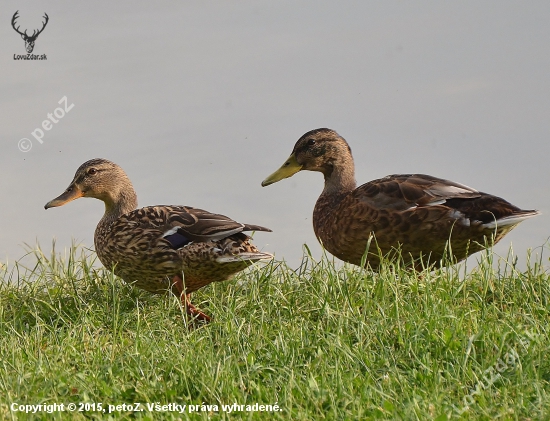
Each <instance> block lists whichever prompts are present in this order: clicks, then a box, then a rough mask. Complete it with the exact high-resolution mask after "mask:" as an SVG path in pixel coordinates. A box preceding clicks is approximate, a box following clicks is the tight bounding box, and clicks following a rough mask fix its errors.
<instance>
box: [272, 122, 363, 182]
mask: <svg viewBox="0 0 550 421" xmlns="http://www.w3.org/2000/svg"><path fill="white" fill-rule="evenodd" d="M350 164H351V166H352V167H353V158H352V157H351V149H350V147H349V145H348V143H347V142H346V141H345V139H344V138H343V137H342V136H340V135H339V134H338V133H336V132H335V131H334V130H331V129H316V130H311V131H309V132H307V133H306V134H304V135H303V136H302V137H301V138H300V139H299V140H298V142H296V144H295V145H294V149H293V150H292V154H291V155H290V157H289V158H288V159H287V160H286V161H285V163H284V164H283V165H282V166H281V168H279V169H278V170H277V171H275V172H274V173H273V174H271V175H270V176H269V177H267V178H266V179H265V180H264V181H262V186H264V187H265V186H269V185H270V184H273V183H276V182H277V181H280V180H282V179H283V178H288V177H292V176H293V175H294V174H296V173H297V172H298V171H302V170H308V171H319V172H322V173H323V174H324V176H325V179H327V178H329V177H330V175H331V174H332V172H333V170H334V168H335V167H336V166H346V165H350Z"/></svg>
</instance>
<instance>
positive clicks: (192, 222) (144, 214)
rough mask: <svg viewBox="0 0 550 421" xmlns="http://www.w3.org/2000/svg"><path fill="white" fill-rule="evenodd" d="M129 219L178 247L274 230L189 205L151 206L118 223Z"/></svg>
mask: <svg viewBox="0 0 550 421" xmlns="http://www.w3.org/2000/svg"><path fill="white" fill-rule="evenodd" d="M130 222H131V223H137V224H138V225H139V226H140V227H141V228H145V229H147V230H148V231H149V230H154V231H155V232H158V238H159V239H160V238H164V239H165V240H167V241H168V242H169V243H170V244H171V246H172V247H173V248H175V249H177V248H180V247H183V246H185V245H187V244H189V243H191V242H205V241H218V240H221V239H223V238H227V237H229V236H231V235H235V234H238V233H240V232H243V231H271V230H270V229H269V228H265V227H261V226H259V225H250V224H242V223H240V222H237V221H234V220H233V219H231V218H228V217H227V216H225V215H220V214H215V213H211V212H208V211H205V210H203V209H197V208H193V207H190V206H148V207H144V208H141V209H137V210H135V211H132V212H130V213H128V214H126V215H124V216H122V217H121V218H119V220H118V221H117V222H116V224H121V223H122V224H125V223H130ZM149 233H150V234H151V231H149Z"/></svg>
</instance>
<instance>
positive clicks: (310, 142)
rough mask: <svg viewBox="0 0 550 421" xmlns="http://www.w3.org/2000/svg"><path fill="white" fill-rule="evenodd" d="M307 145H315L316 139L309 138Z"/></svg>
mask: <svg viewBox="0 0 550 421" xmlns="http://www.w3.org/2000/svg"><path fill="white" fill-rule="evenodd" d="M307 145H308V146H312V145H315V139H308V140H307Z"/></svg>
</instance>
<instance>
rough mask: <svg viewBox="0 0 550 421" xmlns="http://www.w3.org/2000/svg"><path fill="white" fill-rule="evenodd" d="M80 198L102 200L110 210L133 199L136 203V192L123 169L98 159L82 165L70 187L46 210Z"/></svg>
mask: <svg viewBox="0 0 550 421" xmlns="http://www.w3.org/2000/svg"><path fill="white" fill-rule="evenodd" d="M80 197H94V198H96V199H99V200H102V201H103V202H105V206H106V208H107V209H109V208H111V207H113V206H114V205H116V204H117V203H118V202H120V201H121V200H126V201H127V200H128V199H131V198H133V199H134V201H135V192H134V188H133V187H132V183H131V182H130V180H129V179H128V176H127V175H126V173H125V172H124V170H123V169H122V168H120V167H119V166H118V165H117V164H115V163H114V162H111V161H108V160H106V159H102V158H96V159H91V160H90V161H87V162H85V163H84V164H82V165H81V166H80V167H79V168H78V170H76V174H75V175H74V178H73V181H71V184H69V187H67V189H66V190H65V191H64V192H63V193H62V194H61V195H60V196H58V197H56V198H55V199H53V200H51V201H49V202H48V203H46V205H45V206H44V208H45V209H49V208H53V207H56V206H63V205H64V204H66V203H69V202H71V201H73V200H75V199H78V198H80ZM135 204H137V203H135Z"/></svg>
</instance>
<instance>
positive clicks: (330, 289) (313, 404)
mask: <svg viewBox="0 0 550 421" xmlns="http://www.w3.org/2000/svg"><path fill="white" fill-rule="evenodd" d="M479 259H480V260H481V261H480V264H479V266H478V267H477V268H475V269H474V270H473V271H470V273H468V274H465V273H466V271H465V268H464V266H460V265H459V266H458V267H455V268H453V269H450V270H441V271H435V272H432V273H430V272H424V273H421V274H415V273H409V272H406V271H404V270H402V269H401V268H400V267H399V266H398V265H397V266H396V265H390V264H388V265H386V266H385V267H384V268H383V270H382V272H381V273H380V274H371V273H367V272H365V271H363V270H361V269H359V268H357V267H353V266H347V265H346V266H343V267H335V266H334V265H333V264H332V263H331V261H330V260H329V259H327V258H323V259H322V260H321V261H320V262H316V261H314V260H313V259H311V258H310V257H308V256H307V254H306V256H305V257H304V260H303V264H302V266H301V267H300V268H299V270H297V271H293V270H291V269H289V268H288V267H287V266H286V265H285V264H284V262H272V263H271V264H269V265H267V266H265V267H259V268H253V269H251V270H249V271H247V272H245V273H243V274H241V275H239V276H238V277H237V279H236V281H233V282H226V283H223V284H217V285H211V286H209V287H207V288H205V289H203V290H201V291H199V292H198V293H196V294H194V298H193V302H194V303H195V305H197V306H198V307H199V308H201V309H202V310H203V311H205V312H207V313H208V314H210V315H212V316H213V321H212V323H210V324H209V325H205V326H200V327H193V326H189V325H188V322H187V320H186V318H185V317H184V315H183V313H182V309H181V307H180V305H179V303H178V302H177V300H176V299H174V298H172V297H169V296H152V295H150V294H148V293H146V292H141V291H139V290H137V289H133V288H131V287H129V286H127V285H125V284H124V283H122V282H121V281H120V280H119V279H117V278H116V277H113V276H112V275H111V274H109V273H108V272H105V271H104V270H102V269H100V266H98V265H97V262H96V263H95V264H94V255H93V254H91V253H90V252H86V251H85V250H81V249H78V250H72V251H71V253H70V254H69V255H68V256H66V258H64V259H62V258H61V257H59V256H57V255H54V256H44V255H42V254H41V252H40V251H37V252H36V258H35V260H36V264H35V266H32V267H29V268H28V270H24V268H22V267H19V266H17V265H16V266H13V265H11V266H9V265H8V267H4V268H0V278H1V279H0V282H1V283H0V357H1V358H0V417H1V418H2V419H11V418H13V419H52V418H54V419H108V418H111V419H188V418H190V419H229V418H231V419H241V418H242V419H292V420H312V419H318V420H322V419H331V420H332V419H391V420H393V419H419V420H425V419H437V420H444V419H486V420H491V419H503V420H516V419H519V420H527V419H532V420H535V419H541V420H542V419H549V418H550V358H549V355H550V344H549V340H548V339H549V320H550V282H549V281H550V280H549V274H548V269H547V268H545V267H544V266H543V265H541V262H543V261H542V260H540V261H538V262H536V261H533V259H532V260H531V262H530V263H529V264H528V269H527V270H525V271H522V272H520V271H518V270H516V269H515V268H514V267H513V266H512V265H509V264H506V263H505V262H501V263H500V264H499V265H495V264H494V262H493V261H492V260H493V259H494V256H493V255H492V254H491V253H486V254H483V255H480V257H479ZM511 260H513V259H511ZM543 263H544V262H543ZM546 263H547V262H546ZM53 403H57V404H62V403H63V404H64V405H65V411H63V412H59V411H58V412H54V413H52V414H48V413H47V412H44V409H45V408H42V410H41V411H38V412H36V413H35V414H34V415H28V414H24V413H22V412H20V411H18V412H14V411H12V410H11V409H10V408H12V407H13V405H14V404H16V405H18V406H17V408H18V409H22V408H23V407H20V406H19V405H30V404H32V405H38V404H53ZM69 403H75V404H76V405H77V408H76V409H77V410H76V411H75V412H69V411H68V410H67V405H68V404H69ZM80 403H87V404H88V405H87V406H86V405H80ZM92 403H95V404H96V407H95V411H94V410H93V409H92V408H93V407H92V405H91V404H92ZM98 403H101V404H102V409H105V410H106V411H105V412H103V411H97V404H98ZM134 403H141V407H140V408H138V409H143V411H141V412H140V411H134V410H132V409H131V408H130V406H129V405H130V404H134ZM147 403H149V404H156V403H158V404H159V405H168V404H170V403H177V404H180V405H183V404H185V405H187V406H186V408H185V410H183V412H182V413H179V412H177V411H173V410H170V409H174V407H172V408H170V407H164V408H162V407H161V406H160V407H157V408H156V409H154V410H153V411H149V409H148V408H147ZM234 403H237V404H239V405H254V404H259V405H272V406H271V407H267V408H263V409H264V410H265V409H270V410H271V412H266V411H261V410H260V407H259V406H256V407H254V406H251V407H249V408H246V407H245V406H243V407H238V406H232V408H233V409H232V412H231V413H230V412H229V408H228V407H225V409H224V408H222V405H233V404H234ZM124 404H128V405H127V406H126V407H122V406H121V407H119V409H116V408H115V409H113V408H111V409H112V412H111V413H110V414H109V413H108V412H109V405H115V406H116V405H124ZM189 405H193V406H192V407H190V406H189ZM216 405H217V406H218V408H216ZM201 406H202V407H201ZM133 408H134V409H135V406H134V407H133ZM50 409H51V407H50ZM78 409H88V411H83V412H79V411H78ZM164 409H165V410H164ZM216 409H218V411H216ZM241 409H242V411H241ZM247 409H248V411H247ZM254 409H255V410H254ZM277 409H278V410H277ZM190 410H192V412H191V414H190V413H189V411H190Z"/></svg>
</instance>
